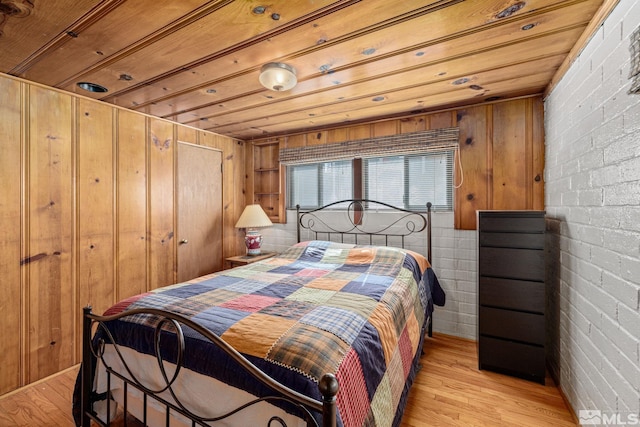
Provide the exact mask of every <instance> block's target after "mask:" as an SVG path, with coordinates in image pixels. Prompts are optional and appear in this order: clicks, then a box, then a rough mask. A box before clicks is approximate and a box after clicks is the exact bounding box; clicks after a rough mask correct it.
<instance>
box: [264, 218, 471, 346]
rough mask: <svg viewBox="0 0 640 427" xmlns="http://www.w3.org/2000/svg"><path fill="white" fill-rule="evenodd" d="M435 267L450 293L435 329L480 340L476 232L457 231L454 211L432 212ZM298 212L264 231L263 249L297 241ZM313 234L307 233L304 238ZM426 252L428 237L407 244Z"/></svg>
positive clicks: (438, 313) (276, 248)
mask: <svg viewBox="0 0 640 427" xmlns="http://www.w3.org/2000/svg"><path fill="white" fill-rule="evenodd" d="M432 221H433V224H432V238H433V242H432V245H433V259H432V264H433V270H434V271H435V273H436V275H437V276H438V280H439V282H440V285H441V286H442V288H443V290H444V291H445V293H446V294H447V302H446V304H445V306H444V307H436V312H435V314H434V322H433V329H434V331H436V332H442V333H445V334H449V335H456V336H460V337H464V338H470V339H476V326H477V318H476V313H477V304H476V295H477V291H476V234H475V232H474V231H464V230H454V228H453V213H451V212H447V213H440V212H438V213H433V214H432ZM295 226H296V218H295V211H287V223H286V224H282V225H281V224H276V225H274V226H273V227H270V228H267V229H264V230H262V234H263V236H264V243H263V250H267V251H277V252H281V251H283V250H284V249H286V248H288V247H289V246H291V245H293V244H295V243H296V227H295ZM310 238H311V237H308V236H303V237H302V239H303V240H308V239H310ZM406 246H407V248H408V249H412V250H415V251H416V252H419V253H421V254H426V238H425V239H420V240H418V241H417V242H415V243H414V242H411V244H408V245H406Z"/></svg>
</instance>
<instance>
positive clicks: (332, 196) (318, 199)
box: [287, 160, 353, 209]
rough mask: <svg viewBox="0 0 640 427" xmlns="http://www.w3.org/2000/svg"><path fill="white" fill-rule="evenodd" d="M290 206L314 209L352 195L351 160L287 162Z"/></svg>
mask: <svg viewBox="0 0 640 427" xmlns="http://www.w3.org/2000/svg"><path fill="white" fill-rule="evenodd" d="M287 190H288V191H287V193H288V198H287V199H288V200H289V208H295V206H296V205H300V207H301V208H303V209H313V208H317V207H320V206H323V205H326V204H329V203H332V202H336V201H338V200H342V199H350V198H352V197H353V165H352V162H351V161H350V160H346V161H344V160H343V161H339V162H323V163H313V164H305V165H295V166H289V167H288V168H287Z"/></svg>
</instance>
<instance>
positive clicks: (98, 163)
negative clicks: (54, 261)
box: [76, 99, 116, 322]
mask: <svg viewBox="0 0 640 427" xmlns="http://www.w3.org/2000/svg"><path fill="white" fill-rule="evenodd" d="M77 105H78V107H77V129H78V151H77V159H76V165H77V170H78V172H77V173H78V179H77V198H78V212H79V213H80V214H79V215H78V220H77V227H78V279H77V280H78V295H79V296H78V304H79V306H80V307H84V306H86V305H91V306H92V307H93V310H94V311H95V312H96V313H102V312H104V310H106V309H107V308H109V307H110V306H111V305H113V303H115V285H116V282H115V280H114V277H115V275H114V252H115V251H114V245H115V231H114V221H115V213H114V203H113V202H114V172H113V165H114V155H113V151H114V147H115V145H114V143H113V137H114V133H113V127H114V123H113V114H114V112H113V108H112V107H110V106H108V105H104V104H100V103H97V102H95V101H89V100H86V99H78V104H77ZM80 314H81V313H80V312H79V313H78V322H80Z"/></svg>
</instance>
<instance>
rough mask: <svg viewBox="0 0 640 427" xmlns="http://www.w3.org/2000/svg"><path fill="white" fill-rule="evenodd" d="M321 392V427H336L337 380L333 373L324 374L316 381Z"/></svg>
mask: <svg viewBox="0 0 640 427" xmlns="http://www.w3.org/2000/svg"><path fill="white" fill-rule="evenodd" d="M318 389H319V390H320V393H321V394H322V427H336V395H337V394H338V380H337V379H336V377H335V375H333V374H324V375H323V376H322V378H320V382H318Z"/></svg>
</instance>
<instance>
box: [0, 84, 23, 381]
mask: <svg viewBox="0 0 640 427" xmlns="http://www.w3.org/2000/svg"><path fill="white" fill-rule="evenodd" d="M22 89H23V86H22V85H21V84H20V82H18V81H15V80H8V79H0V117H2V126H0V182H2V185H0V271H1V272H2V285H1V286H0V313H2V319H3V322H2V324H3V325H2V332H0V342H2V351H0V394H3V393H6V392H7V391H10V390H13V389H15V388H16V387H18V386H19V385H20V376H21V373H22V370H21V365H22V363H21V362H22V354H21V342H22V338H23V336H22V335H21V334H19V333H16V331H20V330H21V329H22V328H21V326H22V306H23V298H22V291H23V287H22V286H21V269H20V258H21V240H22V236H23V233H22V230H23V227H24V225H25V224H24V223H23V221H22V220H21V206H22V205H21V203H20V202H21V183H22V176H23V171H22V170H21V166H20V165H21V158H22V155H23V150H24V144H23V140H22V138H21V134H22V124H23V123H24V122H23V111H22V110H21V106H22Z"/></svg>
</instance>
